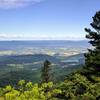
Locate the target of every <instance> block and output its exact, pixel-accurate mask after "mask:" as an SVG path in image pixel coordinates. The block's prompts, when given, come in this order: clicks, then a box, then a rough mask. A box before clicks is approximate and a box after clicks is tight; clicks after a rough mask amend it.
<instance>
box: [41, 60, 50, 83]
mask: <svg viewBox="0 0 100 100" xmlns="http://www.w3.org/2000/svg"><path fill="white" fill-rule="evenodd" d="M50 65H51V63H50V62H49V61H48V60H46V61H45V62H44V66H43V68H42V74H41V78H42V82H46V83H48V82H49V81H50V80H51V75H50V70H51V69H50V67H51V66H50Z"/></svg>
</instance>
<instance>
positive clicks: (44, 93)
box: [0, 11, 100, 100]
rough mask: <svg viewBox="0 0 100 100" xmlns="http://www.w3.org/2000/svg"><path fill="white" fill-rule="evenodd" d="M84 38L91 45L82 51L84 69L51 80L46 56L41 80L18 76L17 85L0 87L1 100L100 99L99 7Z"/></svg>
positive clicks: (49, 65) (49, 64)
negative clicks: (56, 79) (64, 77)
mask: <svg viewBox="0 0 100 100" xmlns="http://www.w3.org/2000/svg"><path fill="white" fill-rule="evenodd" d="M91 26H92V27H93V28H94V31H92V30H91V29H87V28H85V31H86V32H88V34H87V35H86V38H88V39H90V41H89V43H90V44H91V45H92V46H93V49H88V53H87V54H85V66H83V69H82V70H80V71H77V72H74V73H72V74H70V75H68V76H66V79H65V81H63V82H59V83H53V80H52V75H51V73H50V69H51V63H50V62H49V61H48V60H46V61H45V62H44V66H43V69H42V75H41V81H40V83H36V84H33V83H32V82H25V80H21V81H19V82H18V85H17V87H13V86H11V85H8V86H6V87H5V88H1V89H0V100H100V11H98V12H96V14H95V15H94V17H93V22H92V23H91Z"/></svg>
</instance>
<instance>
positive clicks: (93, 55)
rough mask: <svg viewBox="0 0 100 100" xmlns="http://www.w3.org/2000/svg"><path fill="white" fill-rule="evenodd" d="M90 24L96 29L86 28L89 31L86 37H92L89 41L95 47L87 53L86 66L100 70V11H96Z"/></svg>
mask: <svg viewBox="0 0 100 100" xmlns="http://www.w3.org/2000/svg"><path fill="white" fill-rule="evenodd" d="M90 25H91V26H92V28H93V29H94V30H93V31H92V30H91V29H88V28H85V31H86V32H87V33H88V34H87V35H86V38H87V39H90V41H89V43H90V44H91V45H92V46H93V48H92V49H88V53H87V54H85V62H86V67H87V68H88V69H89V70H91V69H92V70H93V71H100V11H98V12H96V14H95V15H94V17H93V22H92V23H91V24H90Z"/></svg>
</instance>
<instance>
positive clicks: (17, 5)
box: [0, 0, 100, 40]
mask: <svg viewBox="0 0 100 100" xmlns="http://www.w3.org/2000/svg"><path fill="white" fill-rule="evenodd" d="M98 10H100V0H2V1H0V40H5V39H6V40H14V39H17V40H21V39H24V40H26V39H28V40H34V39H57V40H59V39H64V40H65V39H66V40H70V39H74V40H77V39H84V37H85V35H86V32H85V31H84V28H85V27H90V25H89V24H90V22H92V16H94V14H95V12H96V11H98Z"/></svg>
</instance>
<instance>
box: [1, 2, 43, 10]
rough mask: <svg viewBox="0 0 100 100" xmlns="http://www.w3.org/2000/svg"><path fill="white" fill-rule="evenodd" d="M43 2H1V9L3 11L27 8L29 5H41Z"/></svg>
mask: <svg viewBox="0 0 100 100" xmlns="http://www.w3.org/2000/svg"><path fill="white" fill-rule="evenodd" d="M41 1H43V0H0V8H2V9H11V8H19V7H25V6H28V5H33V4H35V3H39V2H41Z"/></svg>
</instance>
